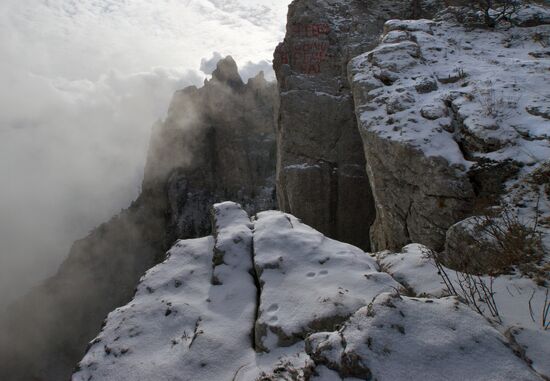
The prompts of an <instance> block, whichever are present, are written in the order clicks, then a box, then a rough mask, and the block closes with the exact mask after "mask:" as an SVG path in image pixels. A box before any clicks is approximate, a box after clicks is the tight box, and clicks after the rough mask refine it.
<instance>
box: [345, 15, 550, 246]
mask: <svg viewBox="0 0 550 381" xmlns="http://www.w3.org/2000/svg"><path fill="white" fill-rule="evenodd" d="M443 16H444V15H442V17H443ZM500 33H501V32H500V31H488V30H485V29H474V30H468V31H466V30H465V27H464V26H463V25H461V24H459V23H456V22H454V23H453V22H447V21H445V22H444V21H436V22H434V21H431V20H418V21H401V20H391V21H388V22H387V23H386V25H385V29H384V34H383V36H382V38H381V44H380V45H379V46H377V47H376V48H375V49H373V50H371V51H369V52H366V53H364V54H361V55H359V56H357V57H355V58H353V59H352V60H351V62H350V64H349V67H348V74H349V79H350V83H351V84H352V90H353V97H354V101H355V111H356V114H357V120H358V123H359V131H360V133H361V136H362V139H363V143H364V149H365V155H366V164H367V173H368V176H369V180H370V185H371V189H372V192H373V196H374V199H375V204H376V221H375V223H374V225H373V227H372V229H371V238H372V241H373V248H375V249H385V248H391V249H399V248H401V247H402V246H404V245H406V244H407V243H410V242H419V243H423V244H426V245H428V246H430V247H432V248H433V249H436V250H442V249H443V247H444V243H445V236H446V232H447V230H448V229H449V227H451V226H452V225H453V224H455V223H456V222H458V221H460V220H462V219H464V218H466V217H468V216H470V215H472V214H475V213H476V212H479V211H481V210H483V209H484V208H486V207H489V206H493V205H496V204H498V203H499V202H500V201H501V200H502V197H503V196H506V195H507V194H509V193H510V189H511V187H512V185H513V184H515V183H516V182H517V181H516V180H517V179H518V178H522V177H524V176H526V175H527V174H528V173H530V172H532V171H533V170H535V169H536V168H538V167H540V166H541V165H542V163H543V162H544V160H545V159H546V158H547V157H548V156H549V155H550V145H549V142H548V137H547V133H546V132H544V131H548V128H550V125H549V124H548V120H546V119H544V118H543V117H541V116H540V115H537V114H536V113H530V112H529V110H532V109H534V108H535V107H539V106H540V105H541V103H540V102H541V96H542V95H541V94H543V93H547V90H546V89H547V88H548V86H547V85H543V84H548V76H547V75H546V72H545V70H546V69H545V68H546V67H547V62H548V60H547V59H542V58H533V57H532V56H530V53H529V52H530V51H531V50H532V49H534V48H536V45H537V43H536V42H533V41H532V40H531V41H529V39H530V36H532V35H533V33H535V34H537V35H540V36H546V37H541V38H548V26H546V25H543V26H538V27H535V28H528V29H525V28H516V29H515V30H514V31H513V32H512V31H508V32H507V34H506V36H507V37H506V38H505V39H504V40H501V39H500V37H501V34H500ZM457 36H463V37H464V38H458V37H457ZM509 39H512V40H513V43H510V42H509ZM474 41H475V43H474ZM520 41H521V43H520ZM504 46H506V47H507V48H506V49H504ZM511 73H515V74H511ZM519 78H522V80H521V81H519ZM543 88H544V90H543ZM520 93H521V96H520V95H519V94H520ZM530 204H531V205H529V208H531V209H532V208H533V205H532V202H531V203H530ZM517 205H520V204H519V203H518V204H517ZM523 205H524V206H525V204H523ZM515 206H516V205H515V204H514V207H515ZM529 208H528V209H529ZM527 212H528V213H529V214H532V215H534V214H536V213H535V212H533V211H532V210H529V211H527ZM537 213H538V212H537Z"/></svg>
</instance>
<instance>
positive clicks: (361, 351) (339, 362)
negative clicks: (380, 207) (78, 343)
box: [73, 202, 544, 381]
mask: <svg viewBox="0 0 550 381" xmlns="http://www.w3.org/2000/svg"><path fill="white" fill-rule="evenodd" d="M212 218H213V226H214V235H213V236H211V237H205V238H199V239H190V240H185V241H178V242H177V243H176V244H175V245H174V247H173V248H172V249H171V250H170V252H169V258H168V259H167V260H166V261H165V262H164V263H162V264H159V265H157V266H156V267H154V268H152V269H151V270H149V271H148V272H147V273H146V274H145V276H144V277H143V278H142V280H141V282H140V284H139V286H138V288H137V292H136V295H135V297H134V299H133V300H132V301H131V302H130V303H129V304H127V305H126V306H124V307H120V308H118V309H116V310H115V311H113V312H112V313H111V314H109V316H108V318H107V320H106V322H105V326H104V328H103V330H102V332H101V333H100V334H99V335H98V336H97V338H96V339H94V340H93V341H92V342H91V344H90V349H89V351H88V353H87V354H86V356H85V357H84V359H83V360H82V361H81V362H80V364H79V368H78V370H77V372H76V373H75V374H74V375H73V381H81V380H87V381H90V380H118V381H123V380H132V381H135V380H140V381H163V380H176V379H177V380H210V381H212V380H228V381H231V380H250V381H253V380H266V381H267V380H312V381H313V380H318V381H319V380H325V381H328V380H338V379H344V380H357V379H370V378H369V377H371V376H372V377H375V378H376V379H378V380H388V381H390V380H396V377H402V376H404V375H405V374H412V375H414V374H423V375H424V378H426V379H428V380H438V379H441V377H445V378H447V379H450V380H463V379H464V377H467V378H468V379H471V380H482V379H483V380H487V379H494V380H497V379H502V377H504V374H507V375H512V376H513V377H515V378H516V379H523V380H538V379H540V378H539V376H537V375H536V373H534V372H533V370H532V369H531V368H530V367H529V366H528V364H527V363H526V362H524V361H523V360H522V359H520V358H519V357H517V356H516V355H515V354H514V352H513V351H512V349H510V343H509V341H508V339H507V338H506V337H505V336H504V335H503V334H502V333H500V332H499V330H498V329H495V327H493V326H492V325H491V324H490V323H489V322H488V321H487V320H486V319H485V318H484V317H482V316H481V315H479V314H477V313H475V312H474V311H473V310H472V309H471V308H469V307H468V306H467V305H465V304H462V303H461V302H460V301H459V300H458V299H456V298H453V297H451V298H448V297H444V292H439V291H438V281H437V280H436V277H437V275H436V271H435V268H433V267H432V268H430V267H429V264H428V263H427V262H426V261H424V260H423V259H422V257H419V256H418V255H417V254H416V253H420V249H419V248H416V247H412V248H409V249H407V250H408V252H410V253H412V254H411V256H410V257H407V260H406V261H405V262H403V265H404V266H399V267H397V265H396V263H395V262H396V261H395V260H394V259H393V258H395V259H396V260H397V262H399V261H400V259H399V258H400V255H401V254H399V253H398V254H390V253H386V254H385V255H384V256H382V257H378V261H379V262H380V263H381V264H382V268H383V269H388V270H387V271H389V272H390V273H392V274H394V276H395V277H396V278H397V279H399V280H401V281H402V282H404V283H406V284H407V287H409V289H414V290H415V291H416V290H418V291H420V290H423V289H426V290H427V291H428V292H424V294H425V296H428V298H424V297H423V298H414V297H413V298H411V297H405V296H402V293H405V292H406V291H405V287H404V286H402V285H401V284H399V283H398V282H397V281H396V280H394V279H393V278H392V277H391V276H390V275H389V274H388V273H384V272H380V271H379V269H378V264H377V263H376V261H375V260H373V259H372V258H371V257H370V256H369V255H368V254H367V253H364V252H363V251H361V250H359V249H357V248H356V247H353V246H350V245H348V244H344V243H340V242H337V241H334V240H331V239H328V238H326V237H324V236H323V235H322V234H321V233H319V232H317V231H315V230H314V229H312V228H310V227H308V226H306V225H304V224H303V223H301V222H300V221H299V220H298V219H296V218H294V217H293V216H291V215H287V214H284V213H281V212H265V213H260V214H259V215H258V216H257V219H253V220H252V221H250V220H249V218H248V216H247V215H246V213H245V212H244V211H243V210H242V209H241V208H240V207H239V206H238V205H237V204H235V203H231V202H226V203H222V204H216V205H215V206H214V208H213V211H212ZM392 256H394V257H392ZM411 260H412V261H413V262H415V261H416V263H417V264H416V265H414V264H413V263H412V262H410V261H411ZM407 261H409V262H407ZM392 263H393V264H392ZM407 263H411V265H407ZM411 273H412V274H415V275H412V278H415V279H416V281H413V280H411V276H410V275H409V274H411ZM421 277H423V278H425V280H424V281H422V280H421ZM425 282H427V283H426V286H425V285H424V283H425ZM426 287H427V288H426ZM400 294H401V295H400ZM428 294H429V295H428ZM442 296H443V297H442ZM439 297H442V298H441V299H437V298H439ZM518 337H521V336H520V335H518ZM528 342H529V343H531V342H535V341H533V340H531V341H529V340H528ZM346 343H347V345H346ZM538 343H539V344H540V341H539V342H538ZM543 353H544V352H543ZM434 364H435V365H434ZM536 364H538V362H536ZM426 367H429V372H428V373H426V372H425V371H426ZM539 368H540V367H539ZM542 369H544V367H542Z"/></svg>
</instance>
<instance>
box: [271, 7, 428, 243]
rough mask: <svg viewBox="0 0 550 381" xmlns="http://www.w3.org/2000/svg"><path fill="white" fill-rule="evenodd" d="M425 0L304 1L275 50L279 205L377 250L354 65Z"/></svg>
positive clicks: (293, 12) (292, 11)
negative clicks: (352, 81)
mask: <svg viewBox="0 0 550 381" xmlns="http://www.w3.org/2000/svg"><path fill="white" fill-rule="evenodd" d="M435 8H436V6H435V5H433V4H430V5H428V4H427V2H419V1H397V0H395V1H383V2H380V1H360V0H353V1H346V2H340V1H330V0H297V1H294V2H293V3H292V4H291V5H290V7H289V12H288V23H287V33H286V37H285V39H284V41H283V42H282V43H281V44H280V45H279V46H278V47H277V49H276V51H275V59H274V69H275V72H276V74H277V79H278V82H279V97H280V109H279V117H278V130H277V140H278V158H277V185H278V199H279V207H280V208H281V210H284V211H286V212H289V213H293V214H294V215H296V216H297V217H299V218H301V219H303V220H304V222H306V223H308V224H310V225H311V226H313V227H315V228H316V229H319V230H320V231H322V232H323V233H325V234H327V235H329V236H330V237H333V238H337V239H340V240H343V241H345V242H349V243H352V244H355V245H358V246H360V247H362V248H363V249H369V248H370V240H369V228H370V226H371V225H372V223H373V221H374V219H375V209H374V202H373V198H372V192H371V189H370V186H369V181H368V176H367V173H366V170H365V155H364V153H363V147H362V143H361V138H360V136H359V132H358V129H357V122H356V117H355V113H354V106H353V98H352V95H351V92H350V86H349V82H348V79H347V69H346V67H347V63H348V62H349V60H350V59H351V58H353V57H354V56H356V55H358V54H360V53H363V52H365V51H368V50H370V49H372V48H373V47H374V46H375V45H376V44H377V42H378V37H379V35H380V33H381V31H382V28H383V25H384V22H385V21H386V20H388V19H392V18H408V17H420V16H422V15H424V14H429V13H430V12H433V10H434V9H435Z"/></svg>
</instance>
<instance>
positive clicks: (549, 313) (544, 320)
mask: <svg viewBox="0 0 550 381" xmlns="http://www.w3.org/2000/svg"><path fill="white" fill-rule="evenodd" d="M535 292H536V290H533V294H532V295H531V297H530V298H529V314H530V315H531V320H533V323H536V322H537V321H536V319H535V313H534V312H533V305H532V304H531V302H532V301H533V296H535ZM548 292H549V289H548V288H547V289H546V294H545V296H544V303H543V304H542V309H541V313H540V325H541V327H542V329H544V330H545V331H546V330H548V329H550V300H549V299H548Z"/></svg>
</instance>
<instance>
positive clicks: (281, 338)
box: [254, 211, 401, 351]
mask: <svg viewBox="0 0 550 381" xmlns="http://www.w3.org/2000/svg"><path fill="white" fill-rule="evenodd" d="M254 263H255V267H256V273H257V274H258V277H259V281H260V286H261V298H260V306H259V315H258V319H257V321H256V346H257V348H258V349H260V350H266V351H269V350H271V349H273V348H275V347H277V346H287V345H291V344H293V343H295V342H297V341H299V340H301V339H304V338H305V337H306V336H307V335H308V334H309V333H311V332H317V331H321V330H333V329H335V328H336V327H337V326H338V325H339V324H341V323H342V322H343V321H344V320H345V319H347V318H348V317H349V316H350V315H351V314H353V313H354V312H355V311H357V310H358V309H359V308H361V307H362V306H364V305H366V304H368V303H370V301H371V300H372V299H373V298H374V297H375V296H376V295H378V294H379V293H381V292H385V291H391V290H392V289H397V288H400V287H401V286H400V285H399V283H397V282H395V281H394V280H393V279H392V278H391V276H389V275H388V274H385V273H381V272H378V271H377V265H376V263H375V261H373V260H372V259H371V258H370V257H369V256H368V255H367V254H366V253H365V252H363V251H362V250H360V249H358V248H357V247H355V246H351V245H348V244H345V243H341V242H338V241H334V240H332V239H329V238H327V237H325V236H324V235H323V234H321V233H319V232H318V231H316V230H315V229H313V228H311V227H309V226H307V225H304V224H303V223H301V222H300V221H299V220H298V219H296V218H295V217H293V216H291V215H288V214H284V213H281V212H275V211H270V212H262V213H259V214H258V216H257V221H255V231H254Z"/></svg>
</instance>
